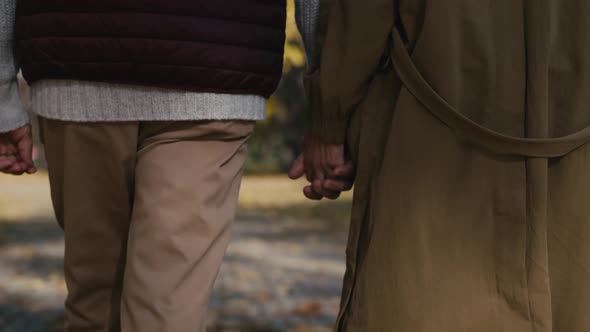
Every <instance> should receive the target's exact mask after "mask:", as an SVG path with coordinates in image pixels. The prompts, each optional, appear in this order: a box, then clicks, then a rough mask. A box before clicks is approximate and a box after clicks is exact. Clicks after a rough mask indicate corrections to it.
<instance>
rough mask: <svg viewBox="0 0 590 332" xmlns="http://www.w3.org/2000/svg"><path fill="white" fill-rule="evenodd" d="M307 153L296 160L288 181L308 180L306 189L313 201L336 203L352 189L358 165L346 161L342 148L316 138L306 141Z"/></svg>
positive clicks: (307, 138) (308, 138)
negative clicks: (344, 193)
mask: <svg viewBox="0 0 590 332" xmlns="http://www.w3.org/2000/svg"><path fill="white" fill-rule="evenodd" d="M303 150H304V152H303V153H302V154H301V155H300V156H299V157H298V158H297V159H296V161H295V163H294V165H293V167H292V168H291V171H290V172H289V177H290V178H291V179H294V180H295V179H299V178H301V177H302V176H304V175H305V176H306V178H307V181H309V185H307V186H305V188H304V189H303V194H304V195H305V197H307V198H309V199H311V200H321V199H323V198H327V199H332V200H334V199H337V198H338V197H340V195H341V193H342V192H344V191H348V190H351V189H352V186H353V184H354V177H355V165H354V163H353V162H352V161H351V160H350V159H348V158H347V155H346V150H345V147H344V145H342V144H328V143H324V142H322V141H321V140H319V139H317V138H313V137H306V138H305V142H304V149H303Z"/></svg>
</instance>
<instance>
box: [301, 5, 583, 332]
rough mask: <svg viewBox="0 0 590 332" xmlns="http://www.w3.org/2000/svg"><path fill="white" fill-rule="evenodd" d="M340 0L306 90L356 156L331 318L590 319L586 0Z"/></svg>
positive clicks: (449, 331) (518, 323)
mask: <svg viewBox="0 0 590 332" xmlns="http://www.w3.org/2000/svg"><path fill="white" fill-rule="evenodd" d="M333 2H334V5H333V6H331V7H330V8H331V10H330V14H329V20H328V24H327V33H326V35H325V43H324V47H323V51H322V62H321V66H320V70H319V72H318V73H315V74H314V76H312V77H311V78H309V82H308V88H309V93H310V98H311V102H312V104H313V106H314V107H313V111H312V114H311V117H310V124H311V126H310V128H309V131H310V132H309V134H312V135H317V136H319V137H321V138H322V139H324V140H325V141H327V142H332V143H342V142H345V141H347V143H348V144H349V146H350V147H351V150H352V155H353V157H354V159H355V161H356V163H357V166H358V176H357V185H356V189H355V190H356V191H355V199H354V208H353V217H352V223H351V231H350V238H349V243H348V249H347V256H348V259H347V273H346V276H345V280H344V289H343V298H342V312H341V314H340V317H339V320H338V323H337V326H336V329H337V330H338V331H347V332H373V331H385V332H398V331H399V332H458V331H476V332H488V331H489V332H492V331H506V332H520V331H532V332H588V331H590V145H587V144H585V143H586V142H587V141H588V136H589V135H588V129H587V127H588V126H589V125H590V20H588V19H587V18H588V17H590V2H588V1H587V0H444V1H441V0H400V1H394V0H363V1H360V0H333ZM396 26H397V28H395V27H396ZM392 31H394V32H393V34H392ZM400 35H401V36H400ZM391 46H393V47H391ZM389 50H393V51H391V52H389ZM403 52H406V53H405V56H404V53H403ZM384 54H385V55H386V56H385V57H384V56H383V55H384ZM388 56H391V57H392V58H393V61H392V63H389V62H388V61H386V60H387V59H388ZM453 112H456V113H453ZM564 136H565V137H564ZM557 137H563V138H557ZM523 138H526V139H523Z"/></svg>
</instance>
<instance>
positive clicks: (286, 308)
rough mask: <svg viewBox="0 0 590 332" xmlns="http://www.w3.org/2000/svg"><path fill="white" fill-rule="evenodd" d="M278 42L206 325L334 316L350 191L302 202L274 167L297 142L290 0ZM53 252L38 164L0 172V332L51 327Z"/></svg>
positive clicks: (257, 326) (260, 328) (57, 291)
mask: <svg viewBox="0 0 590 332" xmlns="http://www.w3.org/2000/svg"><path fill="white" fill-rule="evenodd" d="M285 51H286V52H285V65H284V78H283V80H282V82H281V84H280V86H279V88H278V90H277V92H276V94H275V95H274V96H273V97H272V99H271V100H270V101H269V117H268V119H267V120H266V121H264V122H261V123H260V124H259V126H258V130H257V131H256V134H255V135H254V137H253V138H252V140H251V141H250V157H249V159H248V162H247V174H248V175H247V176H246V178H245V180H244V183H243V185H242V193H241V199H240V209H239V213H238V217H237V221H236V224H235V230H234V239H233V242H232V244H231V246H230V248H229V251H228V254H227V256H226V259H225V262H224V264H223V266H222V269H221V272H220V276H219V279H218V281H217V284H216V286H215V291H214V294H213V298H212V301H211V306H210V309H211V315H210V323H209V326H210V328H209V330H210V331H212V332H222V331H228V332H229V331H232V332H242V331H243V332H281V331H285V332H312V331H330V330H331V327H332V324H333V322H334V320H335V319H336V314H337V311H338V305H339V294H340V289H341V283H342V276H343V274H344V268H345V266H344V247H345V242H346V234H347V224H348V223H347V221H348V216H349V209H350V203H351V196H350V195H345V196H344V197H343V198H341V199H340V200H339V201H337V202H320V203H317V202H311V201H307V200H305V199H304V197H303V195H302V194H301V190H302V188H303V185H304V184H305V183H304V182H301V181H290V180H289V179H288V178H287V177H286V175H285V174H284V173H285V171H286V170H288V168H289V166H290V165H291V163H292V162H293V159H294V158H295V156H296V155H297V154H298V153H299V152H300V149H301V147H300V143H301V138H302V135H303V113H304V109H305V107H306V104H305V100H304V97H303V90H302V83H301V77H300V76H301V73H302V72H303V71H304V68H305V53H304V52H303V48H302V41H301V38H300V36H299V34H298V32H297V28H296V26H295V23H294V19H293V4H292V1H290V3H289V22H288V28H287V43H286V46H285ZM23 88H24V87H23ZM25 93H26V91H25ZM38 148H39V155H38V160H37V161H38V163H39V164H41V165H43V164H44V162H43V153H42V146H40V145H39V146H38ZM62 255H63V236H62V233H61V230H60V229H59V228H58V226H57V224H56V223H55V221H54V218H53V212H52V209H51V202H50V200H49V185H48V179H47V175H46V173H45V172H43V171H41V172H40V173H39V174H36V175H34V176H23V177H11V176H7V175H0V332H57V331H60V328H61V326H62V307H63V301H64V298H65V294H66V289H65V285H64V280H63V273H62V269H63V260H62Z"/></svg>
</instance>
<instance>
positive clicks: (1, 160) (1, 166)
mask: <svg viewBox="0 0 590 332" xmlns="http://www.w3.org/2000/svg"><path fill="white" fill-rule="evenodd" d="M15 162H16V157H15V156H0V171H4V170H5V169H6V170H8V169H10V168H11V167H12V166H13V165H14V163H15Z"/></svg>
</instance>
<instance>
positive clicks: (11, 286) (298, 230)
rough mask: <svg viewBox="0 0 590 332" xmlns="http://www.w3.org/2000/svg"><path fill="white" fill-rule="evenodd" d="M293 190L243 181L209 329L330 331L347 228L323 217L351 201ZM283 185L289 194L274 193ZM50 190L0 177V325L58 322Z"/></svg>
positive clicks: (61, 290)
mask: <svg viewBox="0 0 590 332" xmlns="http://www.w3.org/2000/svg"><path fill="white" fill-rule="evenodd" d="M269 184H273V185H272V186H271V187H272V188H275V189H274V190H270V192H268V188H269ZM261 188H267V189H266V190H267V192H263V190H261ZM294 190H296V188H295V187H293V184H292V183H287V182H283V180H282V179H277V178H265V179H246V181H245V183H244V188H243V199H242V203H241V205H242V209H241V211H240V214H239V217H238V220H237V221H236V224H235V228H234V239H233V242H232V244H231V246H230V248H229V250H228V254H227V256H226V259H225V262H224V264H223V266H222V269H221V272H220V275H219V279H218V281H217V283H216V286H215V290H214V295H213V298H212V301H211V315H210V326H211V331H216V332H217V331H252V332H254V331H258V332H274V331H276V332H279V331H298V332H305V331H329V328H330V327H331V325H332V323H333V321H334V319H335V316H336V314H337V310H338V303H339V293H340V287H341V279H342V275H343V273H344V243H345V238H346V236H345V234H346V230H345V229H343V227H342V225H344V224H345V223H342V222H341V223H337V224H334V221H333V220H327V219H331V218H334V216H338V217H337V218H344V217H345V216H346V212H345V211H344V212H342V209H344V210H345V209H346V205H347V203H346V201H345V203H341V205H333V204H332V205H323V206H322V205H320V209H319V210H318V209H317V206H311V205H309V203H307V202H303V201H300V200H299V198H294V197H299V196H298V193H297V196H294V194H293V191H294ZM281 193H289V194H286V195H280V198H277V196H276V195H277V194H281ZM261 195H262V196H261ZM273 195H274V196H273ZM48 196H49V192H48V188H47V180H46V178H45V177H44V176H42V175H41V176H35V177H32V178H28V179H26V180H20V179H19V181H18V182H17V181H16V180H15V179H13V178H8V177H2V176H0V331H3V332H54V331H58V330H59V326H60V322H61V316H62V303H63V299H64V297H65V293H66V289H65V286H64V283H63V275H62V264H63V262H62V255H63V237H62V235H61V232H60V230H59V229H58V228H57V226H56V225H55V223H54V221H53V218H52V212H51V206H50V202H49V200H48ZM273 197H274V198H273Z"/></svg>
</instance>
